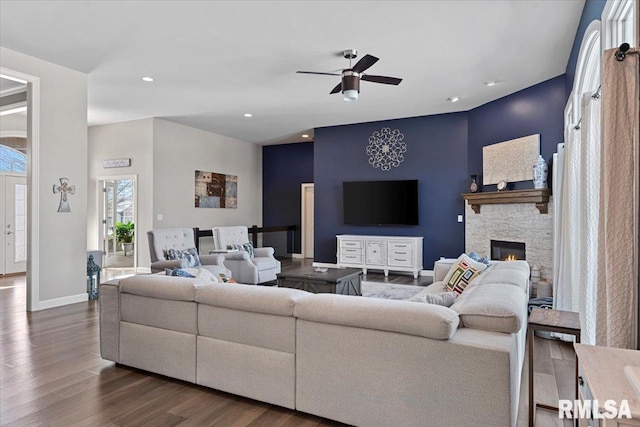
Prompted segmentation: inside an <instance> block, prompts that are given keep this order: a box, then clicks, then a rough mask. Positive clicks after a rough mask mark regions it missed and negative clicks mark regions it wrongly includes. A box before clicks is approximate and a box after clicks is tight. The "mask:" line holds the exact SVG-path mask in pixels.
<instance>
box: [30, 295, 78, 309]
mask: <svg viewBox="0 0 640 427" xmlns="http://www.w3.org/2000/svg"><path fill="white" fill-rule="evenodd" d="M88 300H89V294H87V293H82V294H78V295H69V296H68V297H61V298H53V299H48V300H45V301H38V304H37V305H36V307H35V309H34V310H31V311H39V310H46V309H48V308H54V307H60V306H63V305H69V304H76V303H79V302H86V301H88Z"/></svg>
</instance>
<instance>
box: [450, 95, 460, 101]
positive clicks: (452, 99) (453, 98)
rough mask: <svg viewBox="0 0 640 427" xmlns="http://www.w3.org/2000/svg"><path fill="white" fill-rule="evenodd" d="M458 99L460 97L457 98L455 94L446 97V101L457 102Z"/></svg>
mask: <svg viewBox="0 0 640 427" xmlns="http://www.w3.org/2000/svg"><path fill="white" fill-rule="evenodd" d="M459 100H460V98H458V97H457V96H450V97H449V98H447V101H449V102H458V101H459Z"/></svg>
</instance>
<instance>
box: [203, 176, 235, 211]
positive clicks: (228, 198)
mask: <svg viewBox="0 0 640 427" xmlns="http://www.w3.org/2000/svg"><path fill="white" fill-rule="evenodd" d="M195 184H196V185H195V189H196V191H195V207H196V208H227V209H235V208H237V207H238V177H237V176H236V175H225V174H221V173H215V172H204V171H196V174H195Z"/></svg>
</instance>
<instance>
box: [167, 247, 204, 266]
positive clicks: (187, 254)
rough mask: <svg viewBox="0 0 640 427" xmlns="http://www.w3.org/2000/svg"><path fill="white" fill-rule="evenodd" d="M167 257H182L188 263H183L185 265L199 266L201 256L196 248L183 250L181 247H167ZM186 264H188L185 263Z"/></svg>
mask: <svg viewBox="0 0 640 427" xmlns="http://www.w3.org/2000/svg"><path fill="white" fill-rule="evenodd" d="M165 258H166V259H182V260H185V261H186V263H183V267H199V266H200V257H199V256H198V251H197V250H196V248H189V249H185V250H183V251H181V250H180V249H167V250H166V252H165ZM185 264H186V265H185Z"/></svg>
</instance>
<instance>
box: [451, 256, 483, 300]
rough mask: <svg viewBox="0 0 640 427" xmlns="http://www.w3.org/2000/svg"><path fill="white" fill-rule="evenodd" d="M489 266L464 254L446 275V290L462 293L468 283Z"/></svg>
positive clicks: (457, 293)
mask: <svg viewBox="0 0 640 427" xmlns="http://www.w3.org/2000/svg"><path fill="white" fill-rule="evenodd" d="M486 268H487V265H486V264H483V263H481V262H477V261H474V260H472V259H471V258H469V257H468V256H467V255H465V254H462V255H460V256H459V257H458V260H457V261H456V263H455V264H454V265H453V266H452V267H451V269H449V272H448V273H447V275H446V276H445V277H444V280H443V282H444V287H445V290H447V291H451V292H454V293H455V294H456V295H460V294H461V293H462V292H463V291H464V289H465V288H466V287H467V285H468V284H469V283H470V282H471V281H472V280H473V279H475V278H476V277H477V276H478V275H480V273H482V272H483V271H484V270H485V269H486Z"/></svg>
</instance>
